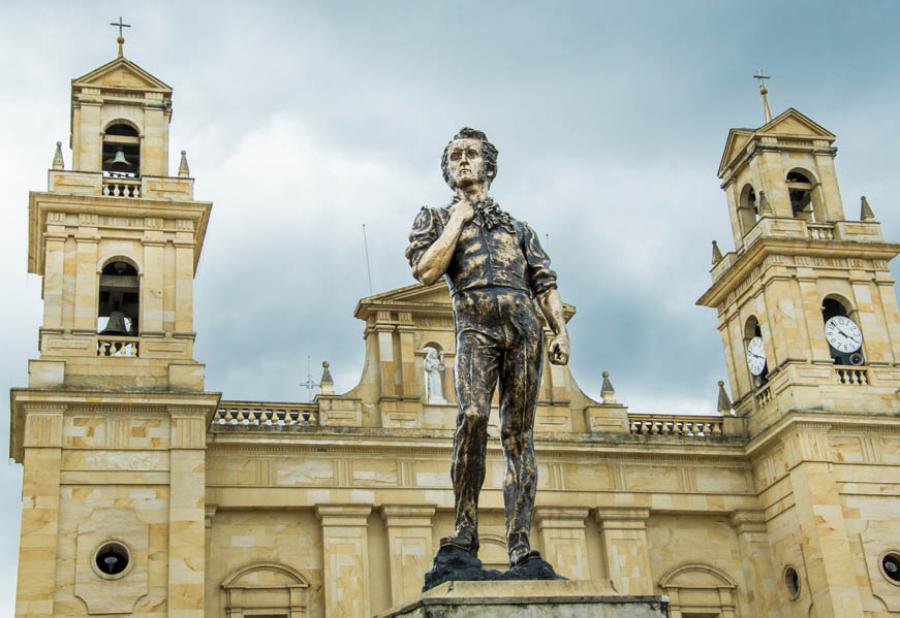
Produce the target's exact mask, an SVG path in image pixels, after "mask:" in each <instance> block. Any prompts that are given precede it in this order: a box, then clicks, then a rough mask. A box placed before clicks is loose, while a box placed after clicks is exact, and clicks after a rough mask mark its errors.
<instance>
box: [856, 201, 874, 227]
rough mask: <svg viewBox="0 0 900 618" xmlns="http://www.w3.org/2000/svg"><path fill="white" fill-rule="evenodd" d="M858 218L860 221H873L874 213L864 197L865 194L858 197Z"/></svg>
mask: <svg viewBox="0 0 900 618" xmlns="http://www.w3.org/2000/svg"><path fill="white" fill-rule="evenodd" d="M859 220H860V221H874V220H875V213H874V212H873V211H872V207H871V206H869V200H867V199H866V196H865V195H863V196H862V197H860V198H859Z"/></svg>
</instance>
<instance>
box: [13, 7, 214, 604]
mask: <svg viewBox="0 0 900 618" xmlns="http://www.w3.org/2000/svg"><path fill="white" fill-rule="evenodd" d="M117 25H120V26H124V24H121V20H120V24H117ZM123 43H124V38H122V37H121V34H120V37H119V54H118V57H117V58H116V59H114V60H112V61H111V62H109V63H107V64H104V65H103V66H101V67H99V68H97V69H95V70H93V71H90V72H89V73H86V74H85V75H82V76H81V77H78V78H75V79H73V80H72V86H71V134H70V140H69V144H70V146H71V166H70V167H69V168H66V166H65V156H64V154H63V148H62V144H61V143H57V147H56V153H55V155H54V157H53V162H52V167H51V169H50V170H49V173H48V186H47V190H46V191H34V192H31V193H30V195H29V203H28V213H29V217H28V221H29V223H28V272H29V273H33V274H36V275H38V276H40V277H41V281H42V299H43V319H42V322H41V327H40V331H39V334H38V351H37V352H38V355H37V358H35V359H33V360H31V361H29V365H28V386H27V387H26V388H17V389H13V390H12V392H11V413H12V420H11V430H10V434H11V435H10V456H11V457H13V458H14V459H15V460H16V461H17V462H19V463H22V464H23V465H24V487H23V504H24V506H23V509H22V537H21V545H20V555H19V576H18V577H19V580H18V590H17V610H16V611H17V615H28V616H42V615H47V616H50V615H58V614H61V613H64V614H68V613H83V612H84V611H87V613H90V614H110V613H114V614H120V615H121V614H129V613H132V612H136V611H137V612H140V611H157V609H158V608H167V609H168V612H169V613H170V614H171V615H179V616H200V615H202V607H203V573H204V562H203V556H204V530H205V528H204V502H205V472H204V461H205V448H206V426H207V424H208V419H209V418H210V417H211V415H212V413H213V411H214V410H215V407H216V405H217V402H218V394H216V393H207V392H205V391H204V385H203V381H204V366H203V365H202V364H200V363H198V362H197V361H196V360H194V358H193V344H194V338H195V332H194V321H193V284H194V276H195V273H196V270H197V265H198V262H199V259H200V252H201V249H202V247H203V240H204V236H205V233H206V228H207V223H208V221H209V216H210V211H211V209H212V204H211V203H210V202H204V201H197V200H195V199H194V195H193V183H194V181H193V179H192V178H191V177H190V173H189V170H188V166H187V160H186V157H185V153H184V151H182V153H181V161H180V165H179V166H178V172H177V175H174V176H172V175H169V122H170V121H171V118H172V89H171V88H170V87H169V86H168V85H166V84H165V83H164V82H162V81H161V80H159V79H158V78H156V77H154V76H153V75H151V74H150V73H149V72H147V71H146V70H144V69H143V68H141V67H140V66H138V65H137V64H135V63H134V62H132V61H130V60H128V59H127V58H125V57H124V54H123V53H122V45H123ZM85 608H87V609H86V610H85ZM141 608H143V609H141ZM153 608H157V609H153Z"/></svg>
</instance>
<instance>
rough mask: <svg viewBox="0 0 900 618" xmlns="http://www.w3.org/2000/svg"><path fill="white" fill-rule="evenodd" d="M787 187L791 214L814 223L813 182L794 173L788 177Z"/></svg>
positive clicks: (802, 175)
mask: <svg viewBox="0 0 900 618" xmlns="http://www.w3.org/2000/svg"><path fill="white" fill-rule="evenodd" d="M787 187H788V195H789V196H790V198H791V212H792V213H793V215H794V218H795V219H803V220H804V221H806V222H808V223H812V222H813V221H814V217H815V215H814V211H813V202H812V191H813V183H812V181H811V180H810V179H809V178H808V177H807V176H806V175H805V174H802V173H800V172H798V171H792V172H790V173H788V175H787Z"/></svg>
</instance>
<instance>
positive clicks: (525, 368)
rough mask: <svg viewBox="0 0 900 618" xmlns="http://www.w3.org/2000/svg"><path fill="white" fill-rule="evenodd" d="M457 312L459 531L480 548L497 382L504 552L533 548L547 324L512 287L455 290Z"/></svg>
mask: <svg viewBox="0 0 900 618" xmlns="http://www.w3.org/2000/svg"><path fill="white" fill-rule="evenodd" d="M453 311H454V318H455V320H456V338H457V340H456V350H457V352H456V397H457V401H458V402H459V415H458V416H457V419H456V435H455V438H454V441H453V461H452V467H451V471H450V476H451V479H452V481H453V492H454V496H455V498H456V530H457V534H460V533H462V534H465V535H467V536H471V537H472V538H474V539H475V546H476V547H477V538H478V537H477V526H478V494H479V492H480V491H481V486H482V484H483V483H484V476H485V456H486V454H487V426H488V418H489V417H490V413H491V398H492V397H493V394H494V388H495V387H496V386H497V384H498V382H499V386H500V441H501V443H502V446H503V454H504V457H505V460H506V473H505V475H504V477H503V504H504V510H505V514H506V540H507V549H508V550H509V551H510V552H512V550H513V549H514V548H521V547H525V548H530V540H529V533H530V531H531V518H532V513H533V511H534V495H535V491H536V489H537V467H536V465H535V459H534V438H533V429H534V414H535V407H536V404H537V396H538V388H539V386H540V380H541V367H542V362H543V343H544V341H543V339H544V334H543V329H542V323H541V321H540V319H539V318H538V315H537V313H536V311H535V308H534V304H533V302H532V299H531V295H530V294H528V293H527V292H523V291H519V290H513V289H509V288H482V289H478V290H470V291H465V292H458V293H457V294H456V295H454V297H453Z"/></svg>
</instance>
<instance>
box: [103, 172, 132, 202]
mask: <svg viewBox="0 0 900 618" xmlns="http://www.w3.org/2000/svg"><path fill="white" fill-rule="evenodd" d="M100 194H101V195H105V196H107V197H128V198H138V197H141V181H140V179H138V178H115V177H110V178H104V179H103V187H102V188H101V190H100Z"/></svg>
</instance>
